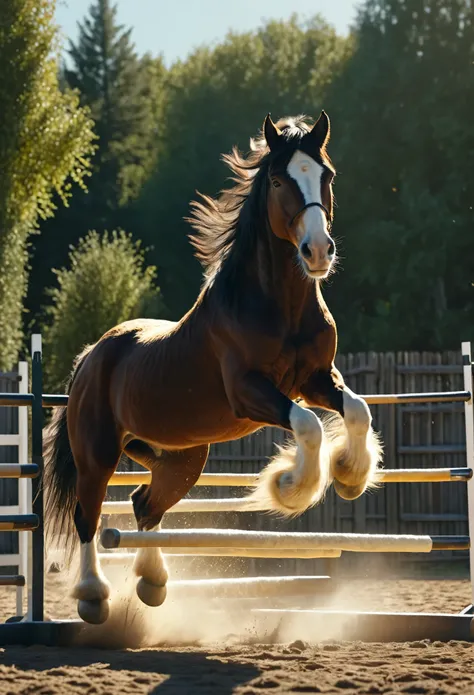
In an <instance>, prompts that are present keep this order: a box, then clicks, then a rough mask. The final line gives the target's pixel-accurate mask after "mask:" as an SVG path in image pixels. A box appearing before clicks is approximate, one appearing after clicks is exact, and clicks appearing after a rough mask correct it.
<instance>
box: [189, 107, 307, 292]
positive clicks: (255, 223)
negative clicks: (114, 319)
mask: <svg viewBox="0 0 474 695" xmlns="http://www.w3.org/2000/svg"><path fill="white" fill-rule="evenodd" d="M277 126H278V128H279V129H280V130H281V132H282V136H283V138H284V141H285V147H283V148H282V150H281V151H279V152H278V154H276V155H275V154H274V153H271V152H270V151H269V149H268V147H267V144H266V142H265V139H264V137H263V136H261V137H260V138H259V139H257V140H253V139H251V141H250V145H251V152H250V154H249V155H248V156H247V158H245V157H244V156H243V155H242V154H241V152H239V150H238V149H237V148H236V147H234V148H233V149H232V152H231V153H230V154H226V155H223V158H222V159H223V161H224V162H225V163H226V164H227V165H228V167H229V168H230V170H231V171H232V173H233V177H232V180H233V181H234V182H235V185H234V186H233V187H232V188H230V189H225V190H223V191H221V192H220V194H219V196H218V197H217V198H211V197H210V196H206V195H203V194H199V195H200V196H201V199H202V200H201V201H200V202H198V201H193V202H192V203H191V208H192V214H191V217H189V218H188V221H189V222H190V223H191V225H192V227H193V228H194V230H195V232H196V234H194V235H191V236H190V239H191V243H192V244H193V246H194V247H195V249H196V257H197V258H198V259H199V260H200V262H201V264H202V265H203V267H204V269H205V276H206V279H207V280H209V279H210V278H212V277H214V276H215V274H216V273H217V272H218V270H219V269H220V268H221V266H222V264H223V262H224V260H226V259H229V260H230V258H231V257H232V258H236V259H238V258H240V257H242V254H243V253H244V252H245V253H248V252H249V251H250V250H251V249H252V248H253V245H254V243H255V240H256V239H257V237H258V233H259V231H261V228H262V226H263V225H262V221H263V220H262V217H263V219H265V215H266V192H267V181H268V176H267V174H268V170H269V167H270V166H271V165H272V164H276V163H277V160H280V159H281V160H286V162H287V161H289V159H290V158H291V156H292V154H293V152H294V151H295V150H296V149H297V148H298V145H299V143H300V141H301V139H302V138H303V137H304V135H306V133H308V132H309V131H310V129H311V124H309V123H307V122H306V116H303V115H301V116H297V117H295V118H282V119H281V120H280V121H278V123H277ZM282 163H283V162H282Z"/></svg>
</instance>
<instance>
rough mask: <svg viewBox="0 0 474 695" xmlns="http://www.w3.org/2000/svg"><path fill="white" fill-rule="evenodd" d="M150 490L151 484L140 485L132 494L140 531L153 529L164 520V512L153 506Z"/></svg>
mask: <svg viewBox="0 0 474 695" xmlns="http://www.w3.org/2000/svg"><path fill="white" fill-rule="evenodd" d="M150 492H151V485H140V487H138V488H137V489H136V490H134V492H132V495H131V499H132V505H133V512H134V514H135V519H136V521H137V526H138V529H139V530H140V531H151V530H152V529H154V528H155V527H156V526H159V524H160V523H161V521H162V520H163V516H164V513H163V512H162V511H161V510H160V509H156V507H154V506H153V504H152V500H151V496H150Z"/></svg>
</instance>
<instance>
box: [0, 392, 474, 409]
mask: <svg viewBox="0 0 474 695" xmlns="http://www.w3.org/2000/svg"><path fill="white" fill-rule="evenodd" d="M68 398H69V396H67V395H65V394H58V393H44V394H43V406H44V407H45V408H50V407H56V406H61V405H67V402H68ZM361 398H363V399H364V400H365V401H366V402H367V403H368V404H369V405H383V404H394V403H446V402H452V403H465V402H466V401H469V400H471V394H470V393H469V391H429V392H427V393H380V394H368V395H363V396H361ZM33 400H34V396H33V394H32V393H0V406H4V405H7V406H8V405H12V406H15V405H16V406H18V405H31V404H32V403H33Z"/></svg>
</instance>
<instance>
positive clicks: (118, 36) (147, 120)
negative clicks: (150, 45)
mask: <svg viewBox="0 0 474 695" xmlns="http://www.w3.org/2000/svg"><path fill="white" fill-rule="evenodd" d="M89 13H90V16H88V17H86V18H85V19H84V21H83V23H82V24H80V25H79V38H78V40H77V42H76V43H73V42H70V48H69V57H70V60H71V62H72V66H71V68H70V69H69V70H66V73H65V77H66V80H67V82H68V83H69V85H70V86H71V87H74V88H77V89H78V90H79V92H80V95H81V97H80V98H81V103H82V104H86V105H87V106H89V108H90V109H91V113H92V117H93V119H94V122H95V130H96V133H97V135H98V137H99V147H98V150H97V154H96V157H95V160H94V171H95V174H94V178H93V189H95V190H97V191H100V194H99V195H98V196H97V199H96V200H95V201H94V202H95V204H96V205H97V207H98V208H100V207H101V206H102V205H104V206H105V207H106V208H108V209H109V210H112V211H113V210H116V209H117V208H118V207H120V206H122V205H124V204H125V203H126V202H127V201H128V200H130V198H133V197H135V196H136V194H137V192H138V191H139V189H140V186H141V184H142V182H143V179H144V177H145V176H146V173H147V171H148V168H149V166H150V164H151V158H152V156H153V152H154V143H153V141H154V136H155V122H154V120H153V113H152V104H151V103H150V99H149V80H148V72H147V69H146V68H147V66H146V65H145V64H144V63H143V62H142V61H140V60H139V59H138V57H137V54H136V53H135V48H134V45H133V43H132V40H131V29H125V28H124V27H123V26H121V25H119V24H117V21H116V13H117V9H116V7H115V6H114V7H111V6H110V4H109V0H97V2H96V3H95V4H93V5H91V7H90V10H89Z"/></svg>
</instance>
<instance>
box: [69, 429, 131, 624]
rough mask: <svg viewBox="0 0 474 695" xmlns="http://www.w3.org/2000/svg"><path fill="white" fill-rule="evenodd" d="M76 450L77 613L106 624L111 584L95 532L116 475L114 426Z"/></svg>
mask: <svg viewBox="0 0 474 695" xmlns="http://www.w3.org/2000/svg"><path fill="white" fill-rule="evenodd" d="M96 432H97V436H96V437H91V436H90V432H88V437H87V440H86V439H85V438H83V439H82V440H81V441H80V443H79V445H78V446H77V445H76V446H75V448H74V460H75V463H76V468H77V488H76V492H77V499H78V502H77V505H76V512H75V515H74V522H75V525H76V529H77V533H78V535H79V538H80V541H81V565H80V578H79V581H78V583H77V584H76V586H75V587H74V589H73V592H72V596H73V597H74V598H76V599H77V600H78V613H79V615H80V617H81V618H82V619H83V620H85V621H86V622H88V623H103V622H105V621H106V620H107V617H108V615H109V603H108V598H109V596H110V585H109V583H108V581H107V579H106V578H105V576H104V575H103V573H102V571H101V568H100V563H99V557H98V553H97V541H96V533H97V528H98V525H99V520H100V515H101V508H102V502H103V501H104V498H105V494H106V491H107V484H108V482H109V480H110V478H111V476H112V474H113V473H114V471H115V469H116V467H117V464H118V461H119V458H120V447H119V443H118V440H117V435H116V432H115V428H114V427H103V428H98V429H97V430H96Z"/></svg>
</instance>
